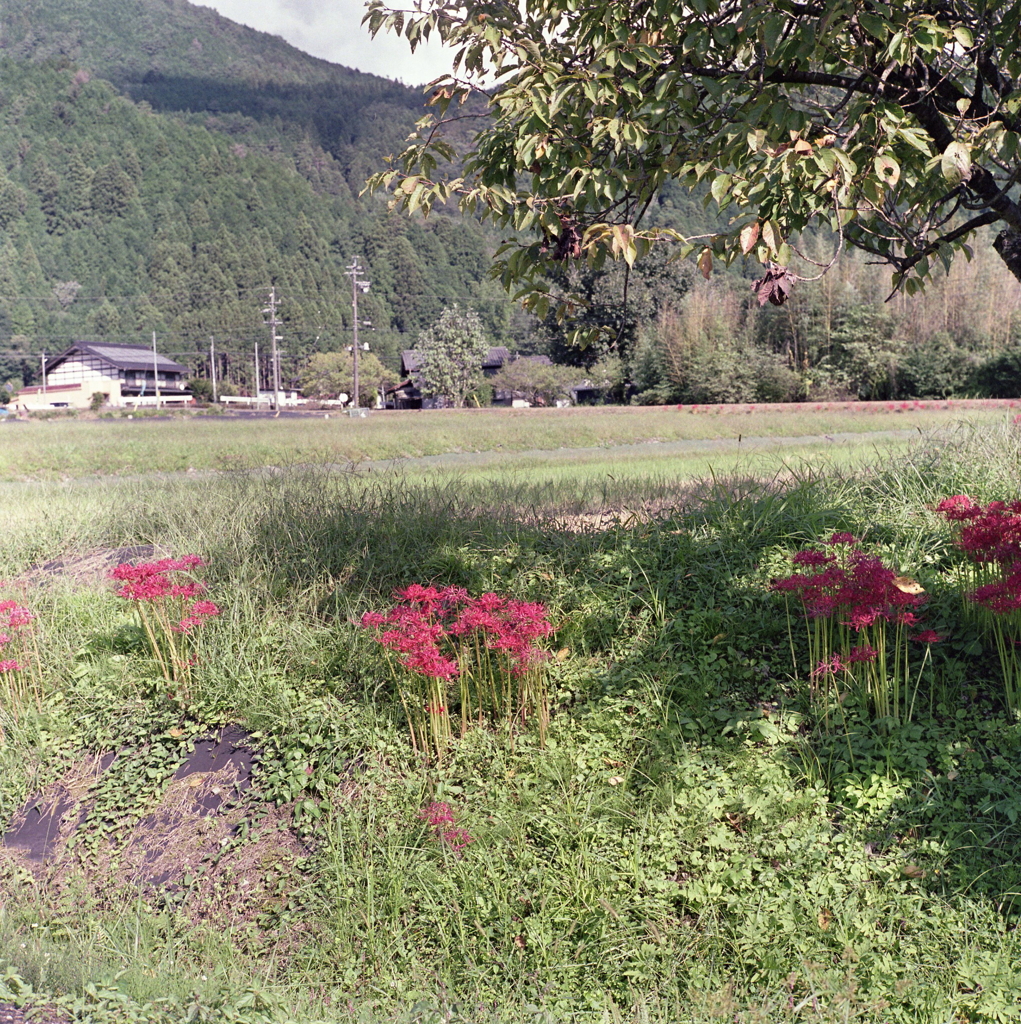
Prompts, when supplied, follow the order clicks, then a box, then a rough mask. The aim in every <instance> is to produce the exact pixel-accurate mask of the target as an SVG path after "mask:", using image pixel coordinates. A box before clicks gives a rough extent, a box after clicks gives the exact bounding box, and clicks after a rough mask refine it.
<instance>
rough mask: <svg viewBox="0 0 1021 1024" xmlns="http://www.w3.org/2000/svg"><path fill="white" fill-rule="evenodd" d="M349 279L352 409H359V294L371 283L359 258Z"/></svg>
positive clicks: (351, 269) (354, 260)
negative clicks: (352, 314) (352, 324)
mask: <svg viewBox="0 0 1021 1024" xmlns="http://www.w3.org/2000/svg"><path fill="white" fill-rule="evenodd" d="M345 273H346V274H347V276H348V277H350V278H351V309H352V311H353V313H354V327H353V336H352V339H351V342H352V345H351V356H352V359H353V361H354V367H353V369H354V398H353V402H354V405H353V406H352V408H354V409H357V408H358V293H359V292H361V293H362V294H363V295H364V294H365V293H366V292H367V291H368V290H369V282H368V281H367V280H365V279H364V278H362V276H361V275H362V268H361V267H360V266H358V257H357V256H355V257H354V258H353V259H352V261H351V266H349V267H348V268H347V270H346V271H345Z"/></svg>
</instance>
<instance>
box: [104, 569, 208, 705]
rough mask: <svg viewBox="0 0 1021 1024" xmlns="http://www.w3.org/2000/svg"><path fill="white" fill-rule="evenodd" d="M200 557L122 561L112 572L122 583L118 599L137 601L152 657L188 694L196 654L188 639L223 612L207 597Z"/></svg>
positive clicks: (179, 687)
mask: <svg viewBox="0 0 1021 1024" xmlns="http://www.w3.org/2000/svg"><path fill="white" fill-rule="evenodd" d="M205 564H206V563H205V562H204V561H203V560H202V558H201V557H200V556H199V555H185V556H184V557H183V558H161V559H160V560H159V561H156V562H144V563H142V564H141V565H129V564H122V565H118V566H117V567H116V568H115V569H114V570H113V572H112V573H111V575H112V577H113V578H114V579H115V580H117V581H118V582H119V583H120V584H121V586H120V588H119V589H118V591H117V594H118V596H119V597H123V598H124V599H125V600H126V601H131V602H133V603H134V605H135V608H136V609H137V611H138V616H139V619H140V620H141V623H142V628H143V629H144V630H145V634H146V636H147V638H148V640H149V647H150V651H151V653H152V656H153V658H154V659H155V660H156V661H157V663H158V664H159V666H160V671H161V672H162V674H163V677H164V678H165V679H166V680H167V682H168V683H173V684H175V686H176V687H177V690H176V692H177V695H178V696H182V697H183V696H185V695H186V694H187V687H188V684H190V681H191V669H192V667H193V665H194V664H195V658H194V657H193V656H192V654H191V652H190V650H189V648H188V637H190V636H191V635H192V633H193V632H194V631H195V629H196V628H197V627H199V626H202V625H204V624H205V623H207V622H208V621H209V620H210V619H211V618H213V617H214V616H217V615H219V614H220V609H219V607H218V606H217V605H216V604H215V603H214V602H213V601H210V600H208V599H207V598H205V597H204V596H203V595H204V594H205V593H206V585H205V583H203V582H202V580H201V579H198V578H197V577H196V575H195V573H196V571H197V570H199V569H201V568H203V567H204V566H205Z"/></svg>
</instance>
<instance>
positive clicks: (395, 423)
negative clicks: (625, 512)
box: [0, 403, 1010, 481]
mask: <svg viewBox="0 0 1021 1024" xmlns="http://www.w3.org/2000/svg"><path fill="white" fill-rule="evenodd" d="M866 408H867V411H847V410H846V409H838V410H827V409H824V408H821V407H819V408H817V407H806V408H800V407H799V408H795V409H790V408H788V409H787V410H784V411H772V410H761V409H757V410H755V411H751V412H742V413H737V414H731V415H723V414H721V412H719V411H715V412H714V411H707V410H705V409H704V407H703V410H704V411H702V410H700V411H697V412H693V411H691V410H679V409H678V408H676V407H664V408H659V407H657V408H631V407H615V406H604V407H591V408H572V409H485V410H467V409H462V410H442V411H435V412H404V413H400V412H387V413H375V414H373V415H370V416H369V417H367V418H366V419H350V418H348V417H346V416H338V415H337V414H332V415H330V416H327V415H325V414H324V415H322V416H303V417H294V418H286V417H281V418H263V419H254V418H231V417H222V418H221V417H207V416H181V417H165V418H155V417H152V418H134V419H127V418H118V419H95V420H84V419H82V420H79V419H62V418H53V419H47V420H30V421H27V422H16V421H8V422H5V423H2V424H0V430H2V433H0V441H2V444H0V479H2V480H10V481H14V480H62V479H64V480H66V479H70V478H74V477H80V476H90V475H96V474H98V475H103V476H124V475H131V476H134V475H139V474H148V473H154V472H158V473H173V472H188V471H189V470H191V471H196V472H197V471H203V470H230V469H251V468H256V467H265V466H277V467H283V466H291V465H295V464H307V463H317V464H323V463H326V464H340V465H352V464H353V465H358V466H363V465H366V464H369V463H377V464H378V463H388V462H392V461H394V460H406V459H416V458H427V457H429V456H437V455H449V454H453V455H465V456H468V455H475V454H477V453H490V454H489V458H487V459H482V460H480V459H469V458H465V459H463V460H462V461H461V462H460V464H459V463H458V462H457V461H456V460H454V461H452V462H450V463H448V465H449V466H450V467H452V468H464V469H467V468H469V467H470V466H473V465H477V466H479V467H480V468H482V467H485V468H488V469H494V468H510V467H511V466H513V465H517V466H520V467H528V466H530V467H533V468H534V467H535V466H536V465H544V466H553V465H557V464H559V463H562V462H571V463H574V464H575V465H576V466H577V465H578V464H579V463H580V462H586V461H587V462H588V463H590V464H592V468H593V470H594V471H595V472H599V471H600V466H599V465H598V464H599V463H601V462H604V461H612V462H614V464H616V465H618V468H620V466H619V463H620V461H621V460H619V459H613V458H611V453H610V452H609V451H606V452H604V453H603V454H600V453H599V452H598V451H596V452H585V451H584V449H612V448H615V447H618V446H624V445H643V446H648V447H647V448H643V449H641V450H637V451H629V452H626V453H624V452H620V453H617V454H621V455H626V460H625V461H626V466H627V467H628V468H629V470H630V471H631V472H634V471H635V468H636V467H637V466H638V464H639V463H641V464H642V468H641V471H642V472H645V471H646V470H647V469H648V468H650V463H655V464H657V465H659V466H660V467H661V468H663V467H665V463H664V462H663V459H664V458H668V459H676V458H682V459H687V460H688V463H689V468H688V469H686V470H685V472H692V473H695V474H696V475H697V474H700V473H703V472H705V471H706V470H707V469H708V468H709V466H710V465H712V464H714V460H713V459H709V458H707V454H708V453H709V452H712V453H713V454H714V455H715V456H716V461H717V462H719V460H720V459H721V458H722V457H723V455H724V453H728V454H727V457H728V458H729V459H730V460H734V459H739V458H741V457H742V456H743V453H742V450H741V446H744V448H745V449H748V448H752V447H754V445H753V444H751V443H750V442H749V439H754V438H774V439H776V438H782V439H798V440H797V442H796V444H797V445H799V446H808V448H810V449H812V450H827V449H833V448H834V446H838V447H841V446H842V447H845V448H846V446H847V445H848V443H850V442H851V441H852V440H853V439H850V438H847V437H845V436H843V435H849V434H867V435H874V436H873V438H871V441H875V440H876V438H877V437H878V436H880V435H883V434H885V433H888V432H890V431H899V432H903V431H908V432H915V433H919V432H920V433H926V432H931V431H934V430H940V429H946V428H949V427H952V426H954V425H957V424H960V423H961V422H968V423H978V424H982V423H988V424H993V423H1001V422H1003V421H1004V419H1005V417H1007V416H1008V415H1009V414H1010V413H1009V410H1005V409H1003V408H979V409H966V410H962V409H960V408H951V409H924V408H917V407H908V406H907V405H906V403H905V404H904V405H894V404H893V403H890V404H888V405H882V406H879V407H876V406H869V407H866ZM903 436H904V435H903V434H902V435H901V438H902V439H903ZM862 440H864V441H866V442H869V441H870V439H869V438H863V439H862ZM893 440H895V436H887V437H886V438H885V439H884V443H889V442H891V441H893ZM696 441H699V442H706V441H713V442H718V443H717V444H714V445H713V446H710V447H708V448H707V447H705V446H702V447H699V446H692V447H690V448H687V449H686V448H685V446H684V442H696ZM838 442H839V444H838ZM792 444H794V442H788V443H787V444H784V445H781V446H780V449H782V450H783V451H785V452H786V453H788V454H789V453H790V451H791V450H792ZM567 450H571V453H568V451H567ZM510 453H523V455H522V456H521V457H520V458H519V459H518V460H517V461H515V460H512V459H505V458H504V456H506V455H508V454H510ZM548 453H556V454H548ZM724 461H726V460H724ZM424 466H425V467H426V468H432V466H431V464H429V463H425V464H424ZM406 468H408V469H414V468H416V467H414V466H412V465H408V466H407V467H406Z"/></svg>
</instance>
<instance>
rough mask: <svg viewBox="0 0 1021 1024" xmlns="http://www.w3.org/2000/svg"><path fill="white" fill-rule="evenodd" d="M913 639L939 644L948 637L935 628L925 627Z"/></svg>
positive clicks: (924, 642)
mask: <svg viewBox="0 0 1021 1024" xmlns="http://www.w3.org/2000/svg"><path fill="white" fill-rule="evenodd" d="M911 639H912V640H914V641H916V642H917V643H920V644H938V643H940V641H942V640H944V639H946V638H945V637H942V636H940V635H939V633H937V632H936V630H934V629H923V630H922V632H921V633H918V634H917V635H916V636H913V637H912V638H911Z"/></svg>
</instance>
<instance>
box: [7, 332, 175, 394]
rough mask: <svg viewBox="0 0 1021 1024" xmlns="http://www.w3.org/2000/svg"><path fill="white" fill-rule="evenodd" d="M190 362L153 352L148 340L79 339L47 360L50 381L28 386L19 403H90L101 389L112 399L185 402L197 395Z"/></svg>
mask: <svg viewBox="0 0 1021 1024" xmlns="http://www.w3.org/2000/svg"><path fill="white" fill-rule="evenodd" d="M187 376H188V367H186V366H182V365H181V364H180V363H175V362H174V361H173V360H172V359H168V358H167V357H166V356H161V355H153V351H152V349H150V348H146V347H145V346H144V345H115V344H113V343H112V342H85V341H79V342H76V343H75V344H73V345H72V346H71V347H70V348H69V349H67V350H66V351H65V352H62V353H61V354H60V355H59V356H54V357H53V358H52V359H47V360H46V368H45V380H46V383H45V385H35V386H33V387H27V388H22V389H21V391H20V392H18V397H17V403H18V405H20V406H22V407H24V408H26V409H54V408H56V409H61V408H71V409H84V408H88V406H89V405H90V404H91V402H92V396H93V395H95V394H96V393H99V394H102V395H104V396H105V400H106V404H108V405H112V406H121V405H154V404H156V401H157V398H158V400H159V402H160V403H161V404H162V403H173V404H175V405H181V404H184V403H186V402H189V401H190V400H191V392H190V391H189V390H188V384H187V379H186V378H187Z"/></svg>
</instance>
